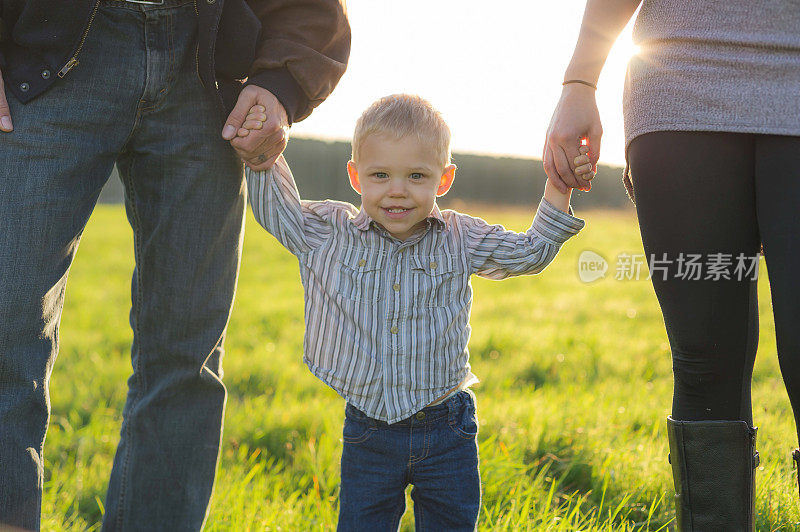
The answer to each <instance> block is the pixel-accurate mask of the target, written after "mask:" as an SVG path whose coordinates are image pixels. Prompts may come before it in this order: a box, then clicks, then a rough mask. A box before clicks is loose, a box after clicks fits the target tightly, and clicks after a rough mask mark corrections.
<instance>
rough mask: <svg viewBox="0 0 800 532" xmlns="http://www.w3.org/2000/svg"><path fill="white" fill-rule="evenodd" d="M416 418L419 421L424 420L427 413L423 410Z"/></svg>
mask: <svg viewBox="0 0 800 532" xmlns="http://www.w3.org/2000/svg"><path fill="white" fill-rule="evenodd" d="M415 417H416V418H417V419H419V420H423V419H425V412H423V411H422V410H420V411H419V412H417V415H416V416H415Z"/></svg>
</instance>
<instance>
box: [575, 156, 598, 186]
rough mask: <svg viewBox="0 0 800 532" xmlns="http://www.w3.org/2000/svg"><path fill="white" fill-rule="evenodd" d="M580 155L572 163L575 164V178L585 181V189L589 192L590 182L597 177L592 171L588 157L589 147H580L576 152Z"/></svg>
mask: <svg viewBox="0 0 800 532" xmlns="http://www.w3.org/2000/svg"><path fill="white" fill-rule="evenodd" d="M578 151H579V152H580V155H578V156H577V157H575V159H574V161H573V163H574V164H575V176H576V177H578V178H579V179H582V180H583V181H586V187H587V188H586V189H585V190H591V188H592V183H591V180H592V179H593V178H594V176H595V175H597V174H596V173H595V172H594V171H593V170H592V161H591V159H590V157H589V146H581V147H580V148H579V150H578Z"/></svg>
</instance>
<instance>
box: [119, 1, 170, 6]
mask: <svg viewBox="0 0 800 532" xmlns="http://www.w3.org/2000/svg"><path fill="white" fill-rule="evenodd" d="M125 1H126V2H130V3H132V4H145V5H148V6H162V5H164V0H157V1H156V2H152V1H150V0H125Z"/></svg>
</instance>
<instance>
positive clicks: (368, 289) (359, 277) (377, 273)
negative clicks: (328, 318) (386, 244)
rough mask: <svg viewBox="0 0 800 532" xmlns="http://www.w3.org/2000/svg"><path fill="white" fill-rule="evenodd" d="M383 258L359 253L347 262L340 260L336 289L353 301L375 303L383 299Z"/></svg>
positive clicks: (354, 254) (373, 254)
mask: <svg viewBox="0 0 800 532" xmlns="http://www.w3.org/2000/svg"><path fill="white" fill-rule="evenodd" d="M383 263H384V260H383V256H382V255H379V254H375V253H368V252H357V253H353V254H351V255H350V257H349V258H347V259H345V260H339V261H338V262H337V265H338V267H339V278H338V280H337V282H336V289H337V291H338V292H339V294H340V295H341V296H342V297H344V298H346V299H350V300H351V301H359V302H366V303H374V302H376V301H380V300H381V299H383V294H382V289H381V277H382V275H383V272H382V271H381V270H382V269H383V267H384V264H383Z"/></svg>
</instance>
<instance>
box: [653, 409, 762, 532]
mask: <svg viewBox="0 0 800 532" xmlns="http://www.w3.org/2000/svg"><path fill="white" fill-rule="evenodd" d="M756 431H757V429H756V428H751V427H750V426H749V425H748V424H747V423H746V422H744V421H676V420H674V419H672V417H668V418H667V435H668V436H669V449H670V463H671V464H672V476H673V480H674V482H675V521H676V524H677V528H678V530H679V531H680V532H712V531H720V532H722V531H725V532H738V531H742V532H750V531H752V530H753V527H754V515H755V469H756V467H758V463H759V456H758V452H757V451H756V448H755V447H756Z"/></svg>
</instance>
